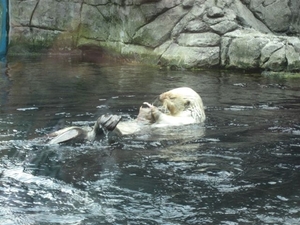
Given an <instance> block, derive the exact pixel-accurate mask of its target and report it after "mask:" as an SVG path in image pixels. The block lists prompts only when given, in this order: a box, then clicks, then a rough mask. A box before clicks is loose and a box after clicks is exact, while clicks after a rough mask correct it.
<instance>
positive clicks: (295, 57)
mask: <svg viewBox="0 0 300 225" xmlns="http://www.w3.org/2000/svg"><path fill="white" fill-rule="evenodd" d="M286 60H287V68H286V70H287V71H300V51H299V50H298V51H297V50H296V49H295V48H294V46H292V45H287V46H286Z"/></svg>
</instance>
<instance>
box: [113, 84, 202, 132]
mask: <svg viewBox="0 0 300 225" xmlns="http://www.w3.org/2000/svg"><path fill="white" fill-rule="evenodd" d="M158 100H159V101H160V103H161V104H162V107H156V106H154V105H152V104H150V103H147V102H145V103H144V105H146V106H148V107H149V108H143V107H141V108H140V111H139V115H138V116H137V119H135V120H133V121H125V122H120V123H119V124H118V125H117V126H116V128H115V130H114V132H116V133H117V134H118V135H121V136H123V135H130V134H134V133H138V132H140V131H142V130H143V129H145V128H147V126H148V127H149V126H150V128H157V127H168V126H180V125H186V124H196V123H203V122H204V121H205V118H206V117H205V112H204V107H203V102H202V99H201V97H200V96H199V95H198V94H197V93H196V92H195V91H194V90H193V89H191V88H188V87H180V88H175V89H172V90H170V91H167V92H164V93H162V94H161V95H159V98H158Z"/></svg>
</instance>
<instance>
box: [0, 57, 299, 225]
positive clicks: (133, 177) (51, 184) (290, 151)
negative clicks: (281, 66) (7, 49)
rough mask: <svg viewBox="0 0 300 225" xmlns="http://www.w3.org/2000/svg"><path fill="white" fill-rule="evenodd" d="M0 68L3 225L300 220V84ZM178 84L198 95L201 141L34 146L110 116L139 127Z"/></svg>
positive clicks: (242, 77) (113, 68)
mask: <svg viewBox="0 0 300 225" xmlns="http://www.w3.org/2000/svg"><path fill="white" fill-rule="evenodd" d="M1 71H2V74H1V82H0V86H1V110H0V124H1V128H0V129H1V130H0V165H1V167H0V168H1V170H0V172H1V177H0V202H1V204H0V217H1V222H2V223H3V224H268V223H269V224H298V223H299V222H300V221H299V218H300V207H299V200H300V196H299V193H298V192H299V191H298V190H299V188H300V179H299V168H300V164H299V157H300V154H299V150H300V144H299V143H300V136H299V134H300V125H299V124H300V121H299V116H298V115H299V111H300V110H299V109H300V107H299V106H300V102H299V97H300V96H299V95H300V92H299V89H300V88H299V87H300V86H299V84H300V80H297V79H284V78H280V77H265V76H261V75H257V74H235V73H229V72H220V71H168V70H158V69H155V68H151V67H143V66H128V65H109V64H97V63H91V62H87V61H85V60H83V59H82V58H76V57H75V58H72V57H71V58H70V57H56V56H55V57H54V56H53V57H49V56H47V57H46V56H45V57H37V58H26V59H20V58H18V59H15V58H11V59H8V63H7V67H6V64H3V65H2V69H1ZM179 86H189V87H191V88H193V89H194V90H196V91H197V92H198V93H200V95H201V97H202V99H203V102H204V105H205V106H206V115H207V121H206V124H205V135H204V136H200V137H199V136H198V137H197V136H196V137H195V136H193V135H192V138H187V137H184V136H183V138H182V139H180V138H179V139H178V138H176V139H175V140H169V139H167V140H166V139H163V140H160V139H159V137H155V136H152V137H151V139H148V140H145V139H139V138H135V139H130V138H127V139H122V140H119V139H117V140H116V142H115V143H113V144H111V143H108V142H107V140H106V139H103V140H102V141H99V142H94V143H92V144H81V145H76V146H58V145H51V146H50V145H47V144H43V143H40V142H38V141H37V140H38V138H41V137H43V136H44V135H45V134H47V133H49V132H51V131H52V130H54V129H58V128H60V127H63V126H69V125H87V124H93V123H94V121H95V119H96V118H98V116H100V115H102V114H103V113H106V112H109V113H114V114H119V115H122V116H124V117H125V118H127V119H129V118H135V115H136V114H137V112H138V109H139V106H140V104H141V103H142V102H144V101H151V100H152V99H155V97H156V96H157V94H159V93H161V92H163V91H165V90H167V89H171V88H174V87H179ZM189 131H191V134H194V133H195V132H193V129H192V128H191V129H190V130H189ZM173 132H175V133H176V132H177V134H178V133H179V134H181V131H176V130H175V131H173Z"/></svg>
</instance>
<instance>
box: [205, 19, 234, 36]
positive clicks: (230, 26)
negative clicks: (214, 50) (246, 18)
mask: <svg viewBox="0 0 300 225" xmlns="http://www.w3.org/2000/svg"><path fill="white" fill-rule="evenodd" d="M210 28H211V29H212V30H213V31H215V32H216V33H218V34H220V35H222V34H225V33H228V32H230V31H233V30H235V29H237V28H238V25H237V23H236V22H234V21H230V20H224V21H221V22H220V23H217V24H214V25H211V26H210Z"/></svg>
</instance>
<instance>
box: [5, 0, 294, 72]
mask: <svg viewBox="0 0 300 225" xmlns="http://www.w3.org/2000/svg"><path fill="white" fill-rule="evenodd" d="M9 9H10V33H9V54H20V53H28V52H32V51H41V49H47V50H51V51H70V50H74V49H81V50H85V49H91V48H93V49H98V50H99V54H100V53H101V54H104V55H105V54H109V55H115V56H121V57H124V58H126V59H130V60H135V61H138V62H141V63H148V64H154V65H160V66H170V67H177V68H201V67H225V68H240V69H263V70H271V71H299V70H300V40H299V34H300V14H299V10H300V2H299V0H26V1H24V0H10V7H9Z"/></svg>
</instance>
